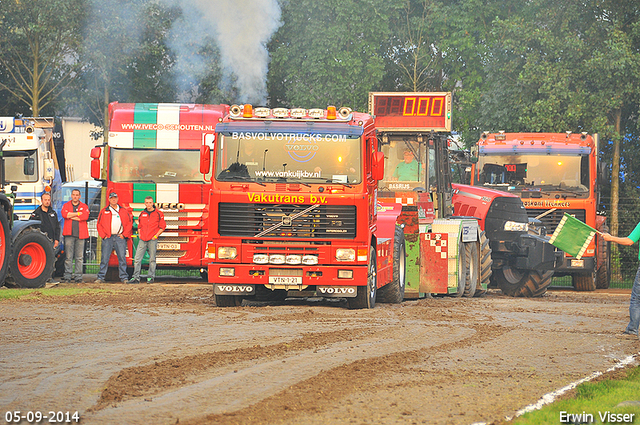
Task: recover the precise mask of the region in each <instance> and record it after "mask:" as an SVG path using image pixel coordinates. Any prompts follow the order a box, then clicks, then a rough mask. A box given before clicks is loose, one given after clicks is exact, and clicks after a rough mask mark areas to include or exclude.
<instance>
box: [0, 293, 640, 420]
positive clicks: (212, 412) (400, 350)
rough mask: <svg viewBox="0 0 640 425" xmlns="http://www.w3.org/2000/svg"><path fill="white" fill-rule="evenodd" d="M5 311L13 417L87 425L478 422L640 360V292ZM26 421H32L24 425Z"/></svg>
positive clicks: (1, 405)
mask: <svg viewBox="0 0 640 425" xmlns="http://www.w3.org/2000/svg"><path fill="white" fill-rule="evenodd" d="M87 286H89V287H101V288H106V289H109V290H110V291H109V293H101V294H88V295H81V296H73V297H55V298H52V297H39V298H36V299H32V300H17V301H16V300H4V301H0V326H1V328H2V343H1V344H0V381H1V383H0V413H1V414H2V415H3V417H2V419H3V420H4V414H5V412H6V411H8V410H12V411H13V410H21V411H22V412H27V411H36V410H40V411H43V412H44V413H45V414H46V413H47V412H48V411H50V410H54V411H72V412H73V411H76V410H77V411H78V412H79V413H80V416H81V423H84V424H114V423H127V424H150V423H153V424H175V423H178V422H179V423H180V424H185V423H186V424H201V423H211V424H225V423H229V424H236V423H237V424H281V423H282V424H334V423H355V424H395V423H410V424H413V423H416V424H422V423H425V424H471V423H474V422H488V423H491V422H500V421H502V420H503V419H504V418H505V416H512V415H513V414H514V413H515V412H516V411H517V410H519V409H521V408H522V407H524V406H526V405H528V404H530V403H534V402H536V401H537V400H538V399H539V398H540V397H541V396H542V395H543V394H545V393H547V392H550V391H553V390H555V389H558V388H560V387H562V386H564V385H566V384H568V383H570V382H573V381H575V380H577V379H580V378H582V377H584V376H586V375H589V374H591V373H592V372H594V371H604V370H606V369H607V368H609V367H610V366H612V365H614V364H615V363H616V362H617V361H618V360H619V359H622V358H625V357H627V356H629V355H631V354H634V353H638V352H639V351H640V342H638V341H631V340H621V339H618V338H616V337H615V336H614V334H615V333H617V332H618V331H620V330H621V329H623V327H624V325H626V323H627V318H628V302H629V295H628V291H627V293H619V292H618V293H615V292H614V291H605V292H600V291H598V292H596V293H575V292H559V291H555V292H550V293H549V294H548V295H547V296H545V297H544V298H541V299H513V298H507V297H503V296H501V295H499V293H498V292H489V294H488V295H487V296H485V297H483V298H474V299H464V298H463V299H456V298H435V299H424V300H417V301H405V302H404V303H402V304H400V305H385V304H378V305H377V306H376V308H375V309H373V310H358V311H353V310H348V309H347V308H346V303H345V302H344V301H338V300H336V301H333V302H330V303H328V302H313V301H311V302H303V301H291V302H285V303H282V304H277V305H276V304H270V305H264V304H261V305H258V304H255V305H249V306H244V307H236V308H226V309H219V308H216V307H215V306H214V303H213V300H212V297H211V293H212V291H211V287H210V286H208V285H185V284H182V285H177V284H171V285H167V284H164V285H163V284H162V283H159V284H158V283H156V284H154V285H138V286H133V285H127V286H125V285H102V286H98V285H95V286H94V285H87ZM24 423H26V422H24Z"/></svg>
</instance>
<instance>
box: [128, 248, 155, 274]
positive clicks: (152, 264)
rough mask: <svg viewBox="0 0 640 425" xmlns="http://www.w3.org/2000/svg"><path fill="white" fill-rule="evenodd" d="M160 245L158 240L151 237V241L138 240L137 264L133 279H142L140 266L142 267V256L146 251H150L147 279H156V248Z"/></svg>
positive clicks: (134, 268)
mask: <svg viewBox="0 0 640 425" xmlns="http://www.w3.org/2000/svg"><path fill="white" fill-rule="evenodd" d="M157 247H158V240H157V239H151V240H150V241H143V240H142V239H140V242H138V248H137V249H136V258H135V265H134V267H133V276H131V279H132V280H140V268H141V267H142V258H143V257H144V253H145V251H149V272H148V273H147V279H151V280H153V279H155V277H156V248H157Z"/></svg>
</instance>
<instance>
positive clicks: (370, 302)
mask: <svg viewBox="0 0 640 425" xmlns="http://www.w3.org/2000/svg"><path fill="white" fill-rule="evenodd" d="M357 288H358V294H357V295H356V296H355V298H347V303H348V304H349V308H350V309H352V310H355V309H362V308H374V307H375V306H376V295H377V291H378V265H377V260H376V250H375V247H373V246H372V247H371V248H369V266H368V272H367V285H366V286H358V287H357Z"/></svg>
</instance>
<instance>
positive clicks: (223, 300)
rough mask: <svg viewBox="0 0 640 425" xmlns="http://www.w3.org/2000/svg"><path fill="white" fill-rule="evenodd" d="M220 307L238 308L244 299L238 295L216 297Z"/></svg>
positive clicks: (217, 304)
mask: <svg viewBox="0 0 640 425" xmlns="http://www.w3.org/2000/svg"><path fill="white" fill-rule="evenodd" d="M214 296H215V299H216V306H218V307H238V306H240V305H242V297H239V296H237V295H214Z"/></svg>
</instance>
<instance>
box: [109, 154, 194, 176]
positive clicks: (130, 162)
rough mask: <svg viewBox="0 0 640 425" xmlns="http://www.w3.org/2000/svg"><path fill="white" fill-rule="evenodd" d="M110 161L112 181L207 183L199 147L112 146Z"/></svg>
mask: <svg viewBox="0 0 640 425" xmlns="http://www.w3.org/2000/svg"><path fill="white" fill-rule="evenodd" d="M110 161H111V164H110V167H109V177H110V179H111V181H113V182H118V183H124V182H133V183H135V182H157V183H203V182H204V179H203V176H202V174H200V152H199V151H197V150H175V149H166V150H159V149H117V148H112V149H111V156H110Z"/></svg>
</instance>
